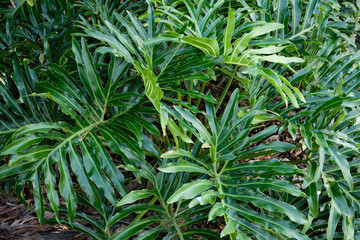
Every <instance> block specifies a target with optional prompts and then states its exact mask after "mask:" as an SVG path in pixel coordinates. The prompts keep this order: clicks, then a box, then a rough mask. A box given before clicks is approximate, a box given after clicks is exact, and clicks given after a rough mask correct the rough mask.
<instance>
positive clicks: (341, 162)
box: [328, 144, 354, 190]
mask: <svg viewBox="0 0 360 240" xmlns="http://www.w3.org/2000/svg"><path fill="white" fill-rule="evenodd" d="M328 151H329V152H330V153H331V155H332V157H333V158H334V159H335V162H336V164H337V165H338V166H339V167H340V169H341V172H342V174H343V176H344V178H345V180H346V182H347V183H348V185H349V187H350V189H351V190H352V189H353V188H354V183H353V178H352V176H351V173H350V167H349V163H348V162H347V160H346V158H345V157H344V156H343V155H341V154H340V153H339V152H338V149H337V147H336V146H334V145H332V144H331V145H329V147H328Z"/></svg>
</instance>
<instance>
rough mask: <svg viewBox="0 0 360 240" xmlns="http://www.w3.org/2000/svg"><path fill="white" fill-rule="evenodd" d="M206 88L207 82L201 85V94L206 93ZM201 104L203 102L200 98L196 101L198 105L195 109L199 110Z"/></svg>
mask: <svg viewBox="0 0 360 240" xmlns="http://www.w3.org/2000/svg"><path fill="white" fill-rule="evenodd" d="M205 87H206V82H203V83H202V84H201V87H200V92H201V93H204V90H205ZM200 102H201V97H198V98H197V100H196V103H195V107H196V108H199V106H200Z"/></svg>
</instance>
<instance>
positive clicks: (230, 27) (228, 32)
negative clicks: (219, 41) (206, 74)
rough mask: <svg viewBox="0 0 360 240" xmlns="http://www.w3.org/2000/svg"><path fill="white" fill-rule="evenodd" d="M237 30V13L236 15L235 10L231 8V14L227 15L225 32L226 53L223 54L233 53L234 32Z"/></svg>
mask: <svg viewBox="0 0 360 240" xmlns="http://www.w3.org/2000/svg"><path fill="white" fill-rule="evenodd" d="M234 30H235V15H234V11H233V10H232V9H231V8H229V14H228V17H227V25H226V28H225V33H224V40H223V42H224V53H223V56H225V57H226V56H227V55H229V54H230V53H231V51H232V45H231V39H232V34H233V33H234Z"/></svg>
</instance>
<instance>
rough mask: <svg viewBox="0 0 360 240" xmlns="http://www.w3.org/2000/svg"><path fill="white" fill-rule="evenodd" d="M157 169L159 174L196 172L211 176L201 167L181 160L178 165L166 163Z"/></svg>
mask: <svg viewBox="0 0 360 240" xmlns="http://www.w3.org/2000/svg"><path fill="white" fill-rule="evenodd" d="M158 169H159V170H160V171H161V172H166V173H176V172H198V173H204V174H207V175H211V173H210V172H209V171H207V170H206V169H205V168H203V167H202V166H199V165H196V164H194V163H190V162H188V161H185V160H182V159H180V160H179V162H178V163H168V164H166V165H165V166H162V167H159V168H158Z"/></svg>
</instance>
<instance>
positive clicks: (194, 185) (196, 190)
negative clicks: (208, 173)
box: [167, 179, 214, 204]
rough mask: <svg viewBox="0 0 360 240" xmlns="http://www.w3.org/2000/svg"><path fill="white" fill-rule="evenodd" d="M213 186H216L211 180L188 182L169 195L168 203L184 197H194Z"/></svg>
mask: <svg viewBox="0 0 360 240" xmlns="http://www.w3.org/2000/svg"><path fill="white" fill-rule="evenodd" d="M213 186H214V182H212V181H210V180H201V179H198V180H196V181H194V182H191V183H186V184H184V185H183V186H182V187H181V188H179V189H178V190H176V192H174V193H173V194H172V195H171V196H170V197H169V199H168V200H167V203H168V204H170V203H174V202H178V201H180V200H182V199H193V198H194V197H196V196H197V195H199V194H200V193H201V192H203V191H205V190H207V189H209V188H211V187H213Z"/></svg>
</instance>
